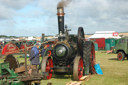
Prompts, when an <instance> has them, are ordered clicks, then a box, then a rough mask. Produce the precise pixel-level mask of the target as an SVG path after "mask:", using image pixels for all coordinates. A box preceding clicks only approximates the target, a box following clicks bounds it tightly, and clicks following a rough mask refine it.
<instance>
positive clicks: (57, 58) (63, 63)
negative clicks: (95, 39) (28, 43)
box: [41, 7, 95, 80]
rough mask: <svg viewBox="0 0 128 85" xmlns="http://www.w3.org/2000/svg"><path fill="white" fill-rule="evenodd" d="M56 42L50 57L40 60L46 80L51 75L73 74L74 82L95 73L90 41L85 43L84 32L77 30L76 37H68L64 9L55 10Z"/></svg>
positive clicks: (93, 53) (92, 46) (93, 55)
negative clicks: (85, 75)
mask: <svg viewBox="0 0 128 85" xmlns="http://www.w3.org/2000/svg"><path fill="white" fill-rule="evenodd" d="M57 15H58V30H59V33H58V41H57V42H56V43H55V44H54V46H53V49H52V50H51V56H45V57H43V59H42V65H41V70H42V72H47V73H48V76H47V79H50V78H51V77H52V73H53V72H54V73H59V74H60V73H73V79H74V80H80V78H81V77H82V76H83V73H84V74H89V73H95V69H94V65H95V49H94V44H93V43H92V42H90V41H86V42H85V38H84V30H83V28H82V27H79V28H78V33H77V35H69V31H70V30H68V29H67V26H65V27H64V8H63V7H58V8H57Z"/></svg>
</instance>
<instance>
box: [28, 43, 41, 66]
mask: <svg viewBox="0 0 128 85" xmlns="http://www.w3.org/2000/svg"><path fill="white" fill-rule="evenodd" d="M39 47H40V45H39V43H36V45H35V46H34V47H33V48H32V49H31V52H30V61H31V64H32V65H39V64H40V60H39V50H38V48H39Z"/></svg>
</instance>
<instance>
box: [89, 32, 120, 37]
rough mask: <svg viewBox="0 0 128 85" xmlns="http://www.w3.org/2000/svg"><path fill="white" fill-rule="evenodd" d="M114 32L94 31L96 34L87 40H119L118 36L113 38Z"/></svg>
mask: <svg viewBox="0 0 128 85" xmlns="http://www.w3.org/2000/svg"><path fill="white" fill-rule="evenodd" d="M114 32H115V31H96V33H95V34H94V35H92V36H90V37H89V38H117V39H118V38H121V37H120V36H119V35H118V36H113V33H114Z"/></svg>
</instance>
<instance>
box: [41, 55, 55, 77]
mask: <svg viewBox="0 0 128 85" xmlns="http://www.w3.org/2000/svg"><path fill="white" fill-rule="evenodd" d="M52 68H53V61H52V59H51V57H49V56H45V57H43V60H42V64H41V71H42V72H43V73H46V74H47V76H46V79H51V78H52V72H53V69H52Z"/></svg>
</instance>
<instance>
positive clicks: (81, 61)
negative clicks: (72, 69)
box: [78, 58, 83, 80]
mask: <svg viewBox="0 0 128 85" xmlns="http://www.w3.org/2000/svg"><path fill="white" fill-rule="evenodd" d="M82 76H83V59H82V58H80V60H79V65H78V78H79V80H80V78H81V77H82Z"/></svg>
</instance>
